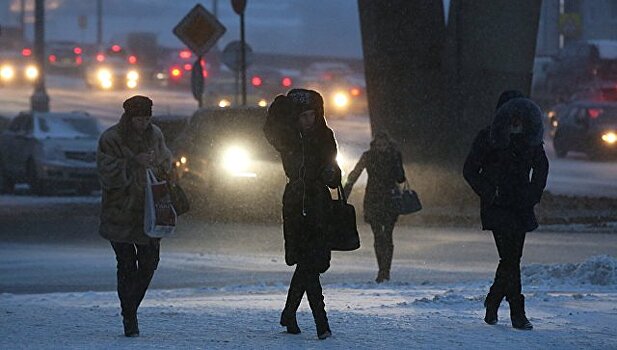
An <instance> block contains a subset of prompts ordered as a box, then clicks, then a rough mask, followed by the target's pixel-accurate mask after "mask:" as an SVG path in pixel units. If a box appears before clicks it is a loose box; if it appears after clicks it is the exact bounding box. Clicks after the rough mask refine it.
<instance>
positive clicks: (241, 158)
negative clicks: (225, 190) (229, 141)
mask: <svg viewBox="0 0 617 350" xmlns="http://www.w3.org/2000/svg"><path fill="white" fill-rule="evenodd" d="M222 161H223V164H222V165H223V168H224V169H225V170H227V171H228V172H229V173H231V175H233V176H254V175H255V174H253V173H249V172H247V170H248V169H249V168H250V166H251V156H250V154H249V153H248V152H247V151H246V150H245V149H244V148H242V147H238V146H233V147H230V148H228V149H226V150H225V152H224V153H223V159H222Z"/></svg>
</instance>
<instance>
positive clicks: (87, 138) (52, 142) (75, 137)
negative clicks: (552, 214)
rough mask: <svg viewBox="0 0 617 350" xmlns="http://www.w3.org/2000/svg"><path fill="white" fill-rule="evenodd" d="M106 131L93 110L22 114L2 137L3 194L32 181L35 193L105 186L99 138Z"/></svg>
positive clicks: (84, 190)
mask: <svg viewBox="0 0 617 350" xmlns="http://www.w3.org/2000/svg"><path fill="white" fill-rule="evenodd" d="M101 131H102V129H101V127H100V124H99V123H98V121H97V120H96V119H94V118H92V117H90V116H89V115H88V114H87V113H83V112H72V113H70V112H69V113H37V112H34V113H32V112H22V113H20V114H19V115H18V116H17V117H15V118H14V119H13V120H12V121H11V123H10V124H9V126H8V127H7V128H6V129H5V130H4V131H3V132H2V134H1V135H0V177H1V180H2V181H1V182H2V188H1V190H2V192H11V191H13V188H14V185H15V183H27V184H29V186H30V189H31V191H32V192H33V193H35V194H48V193H52V192H55V190H59V189H68V190H75V191H77V192H78V193H80V194H88V193H90V192H91V191H93V190H96V189H98V188H99V186H100V185H99V181H98V176H97V171H96V147H97V140H98V137H99V135H100V133H101Z"/></svg>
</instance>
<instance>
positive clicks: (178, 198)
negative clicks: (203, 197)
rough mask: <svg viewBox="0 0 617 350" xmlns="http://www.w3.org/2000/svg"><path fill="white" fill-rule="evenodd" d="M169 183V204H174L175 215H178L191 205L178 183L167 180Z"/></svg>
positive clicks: (186, 210)
mask: <svg viewBox="0 0 617 350" xmlns="http://www.w3.org/2000/svg"><path fill="white" fill-rule="evenodd" d="M168 184H169V195H170V197H171V204H172V205H173V206H174V210H175V211H176V215H178V216H180V215H182V214H184V213H186V212H188V211H189V210H190V209H191V205H190V204H189V199H188V197H187V196H186V193H185V192H184V190H183V189H182V187H180V185H179V184H178V183H175V182H173V183H172V182H168Z"/></svg>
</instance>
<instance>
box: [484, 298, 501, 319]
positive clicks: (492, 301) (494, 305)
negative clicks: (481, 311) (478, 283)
mask: <svg viewBox="0 0 617 350" xmlns="http://www.w3.org/2000/svg"><path fill="white" fill-rule="evenodd" d="M502 300H503V295H498V294H497V293H495V292H493V291H491V292H489V293H488V295H487V296H486V299H484V307H485V308H486V313H485V315H484V322H486V323H487V324H490V325H494V324H497V321H498V318H497V311H498V310H499V305H501V301H502Z"/></svg>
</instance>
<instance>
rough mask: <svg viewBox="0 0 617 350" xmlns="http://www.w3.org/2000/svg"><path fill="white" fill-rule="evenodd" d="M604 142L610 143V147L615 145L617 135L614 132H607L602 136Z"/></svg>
mask: <svg viewBox="0 0 617 350" xmlns="http://www.w3.org/2000/svg"><path fill="white" fill-rule="evenodd" d="M602 141H604V142H606V143H608V144H609V145H612V144H614V143H615V142H617V134H615V133H614V132H612V131H611V132H607V133H604V134H603V135H602Z"/></svg>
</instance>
